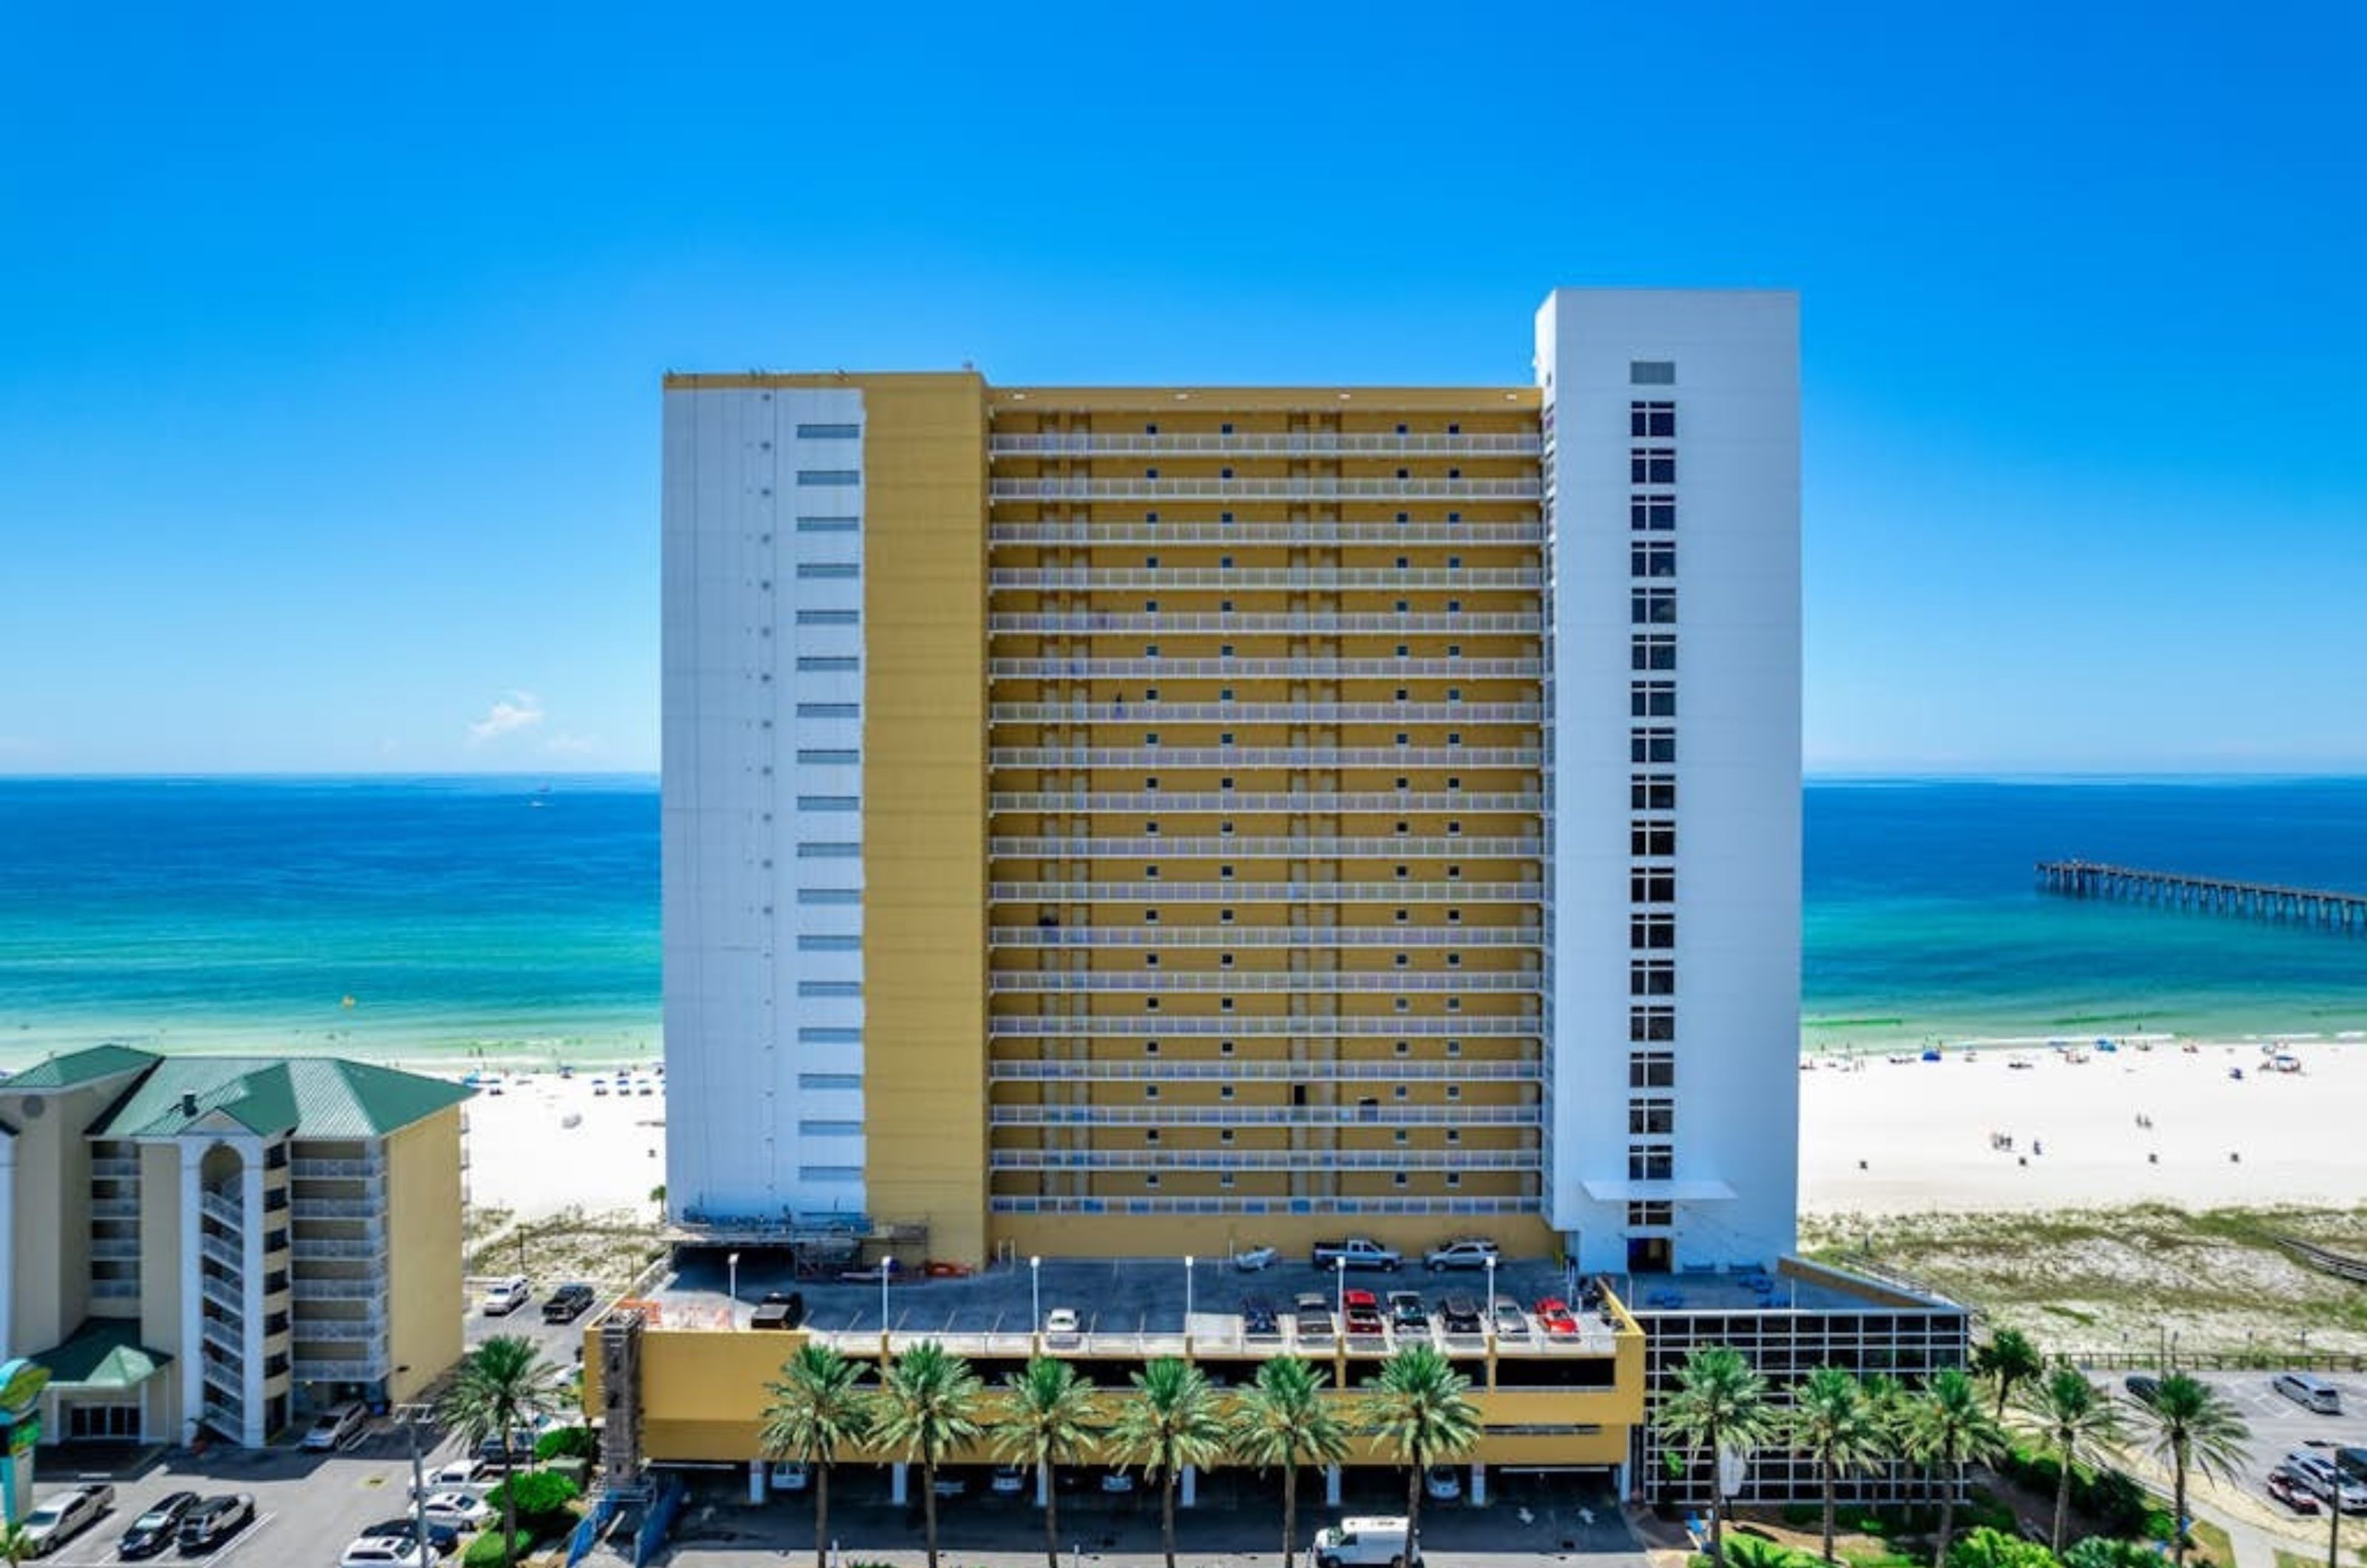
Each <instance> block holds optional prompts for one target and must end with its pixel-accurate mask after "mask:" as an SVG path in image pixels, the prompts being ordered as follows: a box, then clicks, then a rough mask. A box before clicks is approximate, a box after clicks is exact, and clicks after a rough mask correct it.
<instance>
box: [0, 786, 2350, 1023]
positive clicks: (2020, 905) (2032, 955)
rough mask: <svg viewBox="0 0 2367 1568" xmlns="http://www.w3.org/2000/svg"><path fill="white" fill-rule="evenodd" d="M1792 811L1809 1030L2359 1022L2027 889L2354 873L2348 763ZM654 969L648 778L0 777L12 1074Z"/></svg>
mask: <svg viewBox="0 0 2367 1568" xmlns="http://www.w3.org/2000/svg"><path fill="white" fill-rule="evenodd" d="M1806 829H1807V873H1806V965H1805V973H1804V976H1803V986H1802V989H1803V997H1802V1009H1803V1022H1802V1038H1803V1040H1804V1041H1805V1042H1806V1043H1809V1044H1812V1045H1813V1044H1833V1045H1848V1044H1876V1043H1888V1042H1892V1041H1897V1040H1903V1039H1927V1038H1933V1037H1941V1038H1947V1039H1962V1038H1967V1037H1974V1036H2026V1035H2036V1036H2046V1035H2057V1034H2070V1035H2081V1034H2112V1033H2134V1032H2170V1031H2174V1032H2187V1033H2206V1034H2225V1035H2237V1034H2245V1033H2298V1032H2316V1033H2327V1034H2332V1033H2338V1032H2349V1031H2354V1030H2362V1029H2367V939H2362V938H2360V937H2348V938H2346V937H2343V936H2340V935H2338V934H2333V933H2328V932H2324V931H2309V930H2303V929H2294V928H2285V927H2277V926H2271V925H2264V924H2253V923H2247V922H2244V921H2240V920H2234V919H2218V918H2213V917H2207V916H2197V915H2181V914H2175V913H2169V912H2164V911H2160V910H2154V909H2146V908H2129V907H2118V906H2112V905H2101V904H2089V903H2078V902H2072V901H2068V900H2063V899H2056V898H2049V897H2045V896H2044V895H2042V894H2040V893H2039V892H2037V891H2036V890H2035V888H2034V886H2033V876H2032V869H2031V868H2032V864H2033V862H2034V861H2036V860H2039V859H2041V858H2045V857H2051V856H2071V855H2078V856H2083V857H2086V858H2088V859H2091V860H2115V861H2121V862H2124V863H2133V864H2138V865H2145V866H2149V867H2157V868H2160V869H2165V870H2187V871H2195V872H2202V873H2209V874H2220V875H2228V876H2240V877H2250V878H2258V879H2263V880H2279V881H2286V882H2295V883H2304V884H2309V885H2313V886H2329V887H2338V888H2347V889H2354V890H2359V891H2367V780H2357V779H2339V780H2176V781H2135V782H2128V781H2113V782H2088V781H2080V782H2030V783H2024V782H2014V781H1997V782H1965V781H1956V780H1948V781H1924V782H1917V781H1898V780H1880V781H1857V780H1841V779H1834V780H1824V781H1818V782H1813V783H1811V784H1810V785H1809V787H1808V790H1807V795H1806ZM658 983H659V949H658V796H657V787H656V782H655V780H654V779H629V780H616V779H597V780H593V779H574V780H569V779H557V780H552V781H549V783H547V784H546V783H543V782H540V781H530V780H515V779H490V780H489V779H304V780H251V779H187V780H183V779H139V780H128V779H111V780H0V1065H16V1064H20V1063H21V1062H22V1061H24V1060H25V1059H28V1058H30V1057H36V1056H39V1055H42V1054H44V1053H46V1052H47V1051H49V1050H52V1049H56V1048H59V1047H62V1046H68V1045H74V1044H80V1043H87V1042H89V1041H92V1040H97V1039H126V1040H132V1041H138V1042H143V1043H152V1044H164V1045H168V1046H169V1045H173V1044H176V1043H177V1044H183V1045H206V1046H212V1047H239V1048H245V1049H255V1050H265V1049H268V1050H289V1049H308V1048H309V1049H320V1050H331V1049H334V1050H341V1051H353V1052H361V1053H368V1054H375V1055H387V1056H395V1057H416V1058H425V1057H430V1056H443V1055H461V1054H465V1053H468V1052H471V1051H482V1052H485V1053H487V1054H488V1055H498V1056H502V1057H506V1058H523V1057H528V1056H531V1057H536V1058H542V1059H549V1058H553V1057H571V1058H573V1059H580V1060H591V1059H596V1058H604V1057H605V1058H616V1057H629V1056H640V1055H649V1054H651V1053H652V1052H653V1051H654V1050H655V1049H656V1043H657V1035H658ZM347 998H351V1001H350V1004H348V1001H347Z"/></svg>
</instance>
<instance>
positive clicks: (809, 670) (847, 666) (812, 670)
mask: <svg viewBox="0 0 2367 1568" xmlns="http://www.w3.org/2000/svg"><path fill="white" fill-rule="evenodd" d="M862 668H863V660H860V659H849V658H839V657H830V658H822V657H811V658H800V659H799V660H798V673H799V674H802V675H847V674H853V673H854V672H855V671H858V670H861V669H862Z"/></svg>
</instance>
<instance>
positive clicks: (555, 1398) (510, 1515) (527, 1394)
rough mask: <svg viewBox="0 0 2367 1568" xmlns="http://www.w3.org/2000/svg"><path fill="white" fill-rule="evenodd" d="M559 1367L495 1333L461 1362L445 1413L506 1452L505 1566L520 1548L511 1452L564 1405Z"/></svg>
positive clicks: (465, 1431)
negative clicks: (523, 1433)
mask: <svg viewBox="0 0 2367 1568" xmlns="http://www.w3.org/2000/svg"><path fill="white" fill-rule="evenodd" d="M560 1398H561V1396H560V1390H559V1369H558V1368H557V1367H554V1366H552V1365H551V1364H550V1363H549V1361H546V1360H544V1359H542V1352H541V1351H539V1350H538V1349H536V1348H534V1341H532V1340H530V1339H525V1338H521V1337H518V1336H516V1335H514V1334H496V1335H495V1336H493V1337H492V1338H491V1339H488V1340H486V1341H485V1342H484V1343H483V1344H482V1345H480V1346H478V1347H477V1348H475V1349H474V1350H471V1351H470V1352H469V1354H468V1355H466V1356H464V1357H462V1358H461V1359H460V1366H459V1371H457V1372H455V1373H454V1374H453V1377H452V1386H451V1388H450V1389H449V1390H447V1392H446V1393H445V1395H444V1400H443V1404H442V1407H441V1414H442V1416H443V1418H444V1420H445V1422H446V1424H447V1425H448V1426H450V1427H454V1428H455V1429H457V1430H458V1431H459V1433H460V1434H461V1435H462V1436H463V1437H464V1438H467V1439H468V1440H469V1441H470V1443H472V1444H482V1443H483V1442H484V1441H485V1440H486V1439H487V1438H494V1439H496V1440H498V1441H499V1442H500V1444H501V1450H502V1476H503V1484H502V1515H503V1518H502V1527H503V1528H502V1562H504V1564H506V1563H508V1562H512V1561H513V1556H512V1554H513V1553H514V1552H515V1551H516V1549H517V1488H515V1486H512V1485H510V1484H509V1478H510V1451H511V1448H512V1445H513V1443H514V1441H515V1435H516V1433H517V1432H518V1431H519V1430H520V1429H522V1428H524V1427H529V1426H530V1425H532V1423H533V1420H534V1418H535V1417H536V1416H542V1415H547V1414H548V1413H549V1412H550V1411H552V1410H555V1409H557V1408H558V1407H559V1404H560Z"/></svg>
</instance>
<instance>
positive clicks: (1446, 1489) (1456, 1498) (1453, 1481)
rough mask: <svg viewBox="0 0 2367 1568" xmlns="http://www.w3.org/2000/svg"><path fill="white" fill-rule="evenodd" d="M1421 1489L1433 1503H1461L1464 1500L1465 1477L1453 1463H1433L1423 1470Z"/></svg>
mask: <svg viewBox="0 0 2367 1568" xmlns="http://www.w3.org/2000/svg"><path fill="white" fill-rule="evenodd" d="M1421 1489H1422V1491H1423V1493H1424V1494H1425V1495H1428V1496H1429V1498H1430V1500H1431V1501H1432V1502H1433V1503H1459V1502H1461V1501H1462V1500H1463V1478H1462V1477H1461V1476H1460V1475H1457V1474H1456V1473H1455V1467H1454V1466H1453V1465H1451V1464H1433V1465H1432V1466H1431V1467H1430V1469H1429V1470H1427V1471H1425V1472H1423V1473H1422V1478H1421Z"/></svg>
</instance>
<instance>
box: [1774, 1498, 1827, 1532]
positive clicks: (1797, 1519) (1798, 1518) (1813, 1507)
mask: <svg viewBox="0 0 2367 1568" xmlns="http://www.w3.org/2000/svg"><path fill="white" fill-rule="evenodd" d="M1824 1517H1825V1510H1824V1509H1823V1508H1822V1507H1821V1506H1818V1505H1817V1504H1815V1503H1786V1504H1784V1523H1785V1524H1787V1525H1791V1526H1794V1527H1795V1528H1796V1527H1798V1526H1801V1525H1813V1524H1821V1523H1822V1522H1823V1521H1824Z"/></svg>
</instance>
